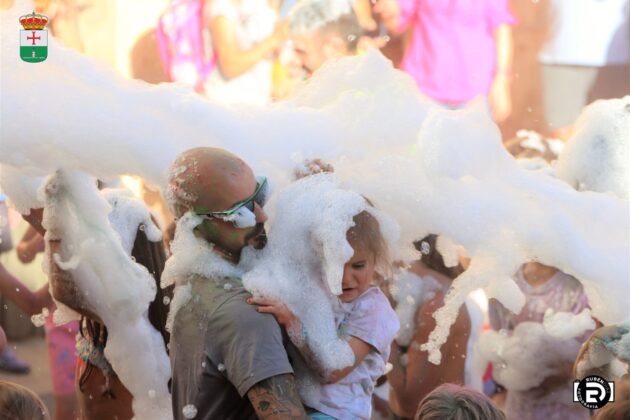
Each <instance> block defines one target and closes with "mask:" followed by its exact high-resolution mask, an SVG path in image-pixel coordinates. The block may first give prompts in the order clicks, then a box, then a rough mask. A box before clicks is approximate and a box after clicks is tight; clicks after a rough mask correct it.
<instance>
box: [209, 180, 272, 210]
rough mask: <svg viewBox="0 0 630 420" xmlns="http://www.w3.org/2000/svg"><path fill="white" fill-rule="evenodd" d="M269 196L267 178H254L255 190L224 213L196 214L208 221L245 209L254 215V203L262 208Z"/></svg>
mask: <svg viewBox="0 0 630 420" xmlns="http://www.w3.org/2000/svg"><path fill="white" fill-rule="evenodd" d="M268 195H269V184H268V183H267V178H266V177H264V176H259V177H256V189H255V190H254V193H253V194H252V195H251V196H249V197H247V198H246V199H245V200H243V201H240V202H238V203H236V204H235V205H234V206H233V207H232V208H230V209H228V210H225V211H210V212H207V213H197V215H198V216H204V217H207V218H209V219H214V218H217V219H224V218H226V217H229V216H232V215H233V214H234V213H236V212H237V211H239V210H240V209H242V208H246V209H247V210H249V211H251V212H252V213H254V203H256V204H258V205H259V206H260V207H263V206H264V205H265V203H266V202H267V198H268Z"/></svg>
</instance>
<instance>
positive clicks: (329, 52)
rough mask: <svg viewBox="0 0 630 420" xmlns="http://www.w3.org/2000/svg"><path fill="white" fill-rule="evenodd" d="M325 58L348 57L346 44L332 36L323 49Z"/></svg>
mask: <svg viewBox="0 0 630 420" xmlns="http://www.w3.org/2000/svg"><path fill="white" fill-rule="evenodd" d="M323 51H324V57H326V59H329V58H339V57H343V56H345V55H347V53H348V51H347V48H346V42H345V41H344V40H343V39H341V38H340V37H338V36H331V37H330V38H328V40H326V42H325V43H324V47H323Z"/></svg>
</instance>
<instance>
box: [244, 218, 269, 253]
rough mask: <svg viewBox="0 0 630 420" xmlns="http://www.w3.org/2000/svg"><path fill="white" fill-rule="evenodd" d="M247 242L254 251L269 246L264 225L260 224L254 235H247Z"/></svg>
mask: <svg viewBox="0 0 630 420" xmlns="http://www.w3.org/2000/svg"><path fill="white" fill-rule="evenodd" d="M245 239H246V240H245V242H246V243H247V244H249V245H251V246H252V247H253V248H254V249H263V248H264V247H265V245H267V232H265V225H264V223H258V224H257V225H256V228H255V229H254V231H253V232H252V233H250V234H249V235H247V237H246V238H245Z"/></svg>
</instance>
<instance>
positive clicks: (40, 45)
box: [20, 12, 48, 63]
mask: <svg viewBox="0 0 630 420" xmlns="http://www.w3.org/2000/svg"><path fill="white" fill-rule="evenodd" d="M47 23H48V18H47V17H46V16H44V15H40V14H39V13H35V12H33V13H31V14H28V15H24V16H21V17H20V24H21V25H22V27H23V28H24V29H23V30H21V31H20V58H21V59H22V60H24V61H26V62H27V63H39V62H40V61H44V60H45V59H46V58H47V57H48V31H47V30H46V24H47Z"/></svg>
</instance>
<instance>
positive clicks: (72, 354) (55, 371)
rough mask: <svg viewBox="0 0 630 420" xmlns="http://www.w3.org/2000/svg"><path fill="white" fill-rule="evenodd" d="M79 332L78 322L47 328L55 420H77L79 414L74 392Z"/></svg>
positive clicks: (48, 326)
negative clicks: (77, 336)
mask: <svg viewBox="0 0 630 420" xmlns="http://www.w3.org/2000/svg"><path fill="white" fill-rule="evenodd" d="M78 331H79V324H78V322H77V321H71V322H69V323H67V324H65V325H58V326H50V325H47V328H46V344H47V346H48V358H49V363H50V374H51V379H52V384H53V394H54V396H55V412H54V415H53V420H65V419H76V418H77V417H78V414H79V410H78V404H77V398H76V395H75V390H74V383H75V370H76V365H77V356H76V344H75V342H76V340H75V336H76V334H77V333H78Z"/></svg>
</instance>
